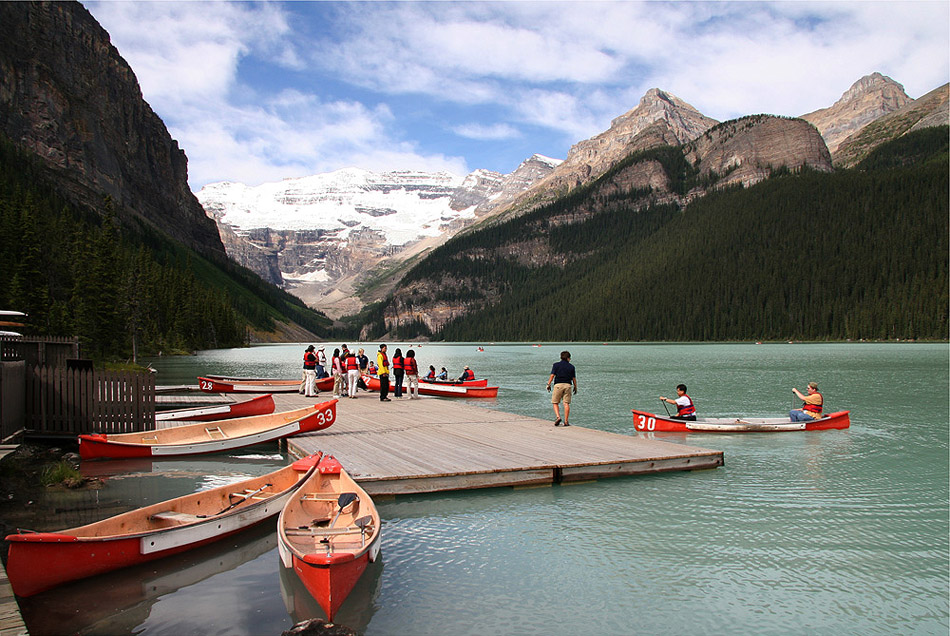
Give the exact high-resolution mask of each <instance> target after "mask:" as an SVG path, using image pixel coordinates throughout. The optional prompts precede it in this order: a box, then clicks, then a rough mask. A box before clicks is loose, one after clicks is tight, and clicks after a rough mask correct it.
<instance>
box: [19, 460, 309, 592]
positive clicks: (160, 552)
mask: <svg viewBox="0 0 950 636" xmlns="http://www.w3.org/2000/svg"><path fill="white" fill-rule="evenodd" d="M321 458H322V454H321V453H316V454H314V455H311V456H310V457H307V458H305V459H303V460H300V461H297V462H295V463H294V464H293V465H291V466H285V467H284V468H281V469H279V470H276V471H274V472H272V473H269V474H267V475H262V476H260V477H253V478H251V479H246V480H244V481H240V482H237V483H234V484H230V485H228V486H219V487H217V488H212V489H210V490H204V491H201V492H197V493H193V494H190V495H185V496H184V497H177V498H175V499H169V500H168V501H163V502H160V503H156V504H152V505H150V506H146V507H144V508H139V509H138V510H132V511H130V512H126V513H123V514H120V515H116V516H114V517H110V518H108V519H104V520H102V521H97V522H95V523H91V524H89V525H85V526H80V527H78V528H70V529H68V530H60V531H59V532H23V531H21V532H20V533H19V534H12V535H9V536H7V537H6V540H7V541H8V542H9V543H10V547H9V551H8V556H7V576H8V577H9V579H10V584H11V585H12V586H13V591H14V593H16V594H17V595H18V596H32V595H33V594H38V593H39V592H42V591H44V590H48V589H50V588H53V587H56V586H57V585H62V584H63V583H67V582H69V581H76V580H79V579H83V578H86V577H89V576H95V575H97V574H102V573H104V572H109V571H112V570H117V569H119V568H124V567H128V566H131V565H137V564H139V563H145V562H147V561H152V560H154V559H160V558H162V557H165V556H170V555H172V554H177V553H179V552H184V551H186V550H190V549H192V548H197V547H199V546H202V545H205V544H207V543H211V542H213V541H217V540H218V539H222V538H224V537H227V536H228V535H231V534H234V533H236V532H240V531H241V530H244V529H245V528H249V527H250V526H252V525H254V524H257V523H260V522H261V521H264V520H265V519H268V518H270V517H273V516H274V515H277V514H279V513H280V511H281V509H282V508H283V507H284V504H285V503H286V502H287V501H288V500H289V499H290V497H291V495H292V494H293V493H294V492H295V491H296V490H297V489H298V488H299V487H300V486H301V485H302V484H303V483H304V482H305V481H306V480H307V478H308V477H309V476H310V475H311V474H312V473H313V472H315V470H316V466H317V463H318V462H319V461H320V459H321Z"/></svg>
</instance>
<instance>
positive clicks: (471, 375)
mask: <svg viewBox="0 0 950 636" xmlns="http://www.w3.org/2000/svg"><path fill="white" fill-rule="evenodd" d="M474 379H475V372H474V371H472V370H471V369H469V368H468V366H467V365H466V367H465V370H464V371H462V375H460V376H459V377H458V382H464V381H466V380H474Z"/></svg>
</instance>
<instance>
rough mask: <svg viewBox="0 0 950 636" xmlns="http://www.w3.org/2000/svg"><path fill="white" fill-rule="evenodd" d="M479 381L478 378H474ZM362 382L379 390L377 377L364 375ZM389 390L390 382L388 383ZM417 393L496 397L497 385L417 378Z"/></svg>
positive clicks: (374, 389) (442, 395)
mask: <svg viewBox="0 0 950 636" xmlns="http://www.w3.org/2000/svg"><path fill="white" fill-rule="evenodd" d="M475 381H476V382H479V380H475ZM363 382H365V383H366V387H367V388H368V389H369V390H370V391H379V378H377V377H374V376H371V375H364V376H363ZM486 383H487V381H486ZM389 386H390V390H391V389H392V384H390V385H389ZM403 392H404V393H408V387H407V386H405V385H404V386H403ZM419 395H434V396H437V397H470V398H493V397H498V387H497V386H466V385H461V386H459V385H453V384H441V383H440V384H432V383H429V382H423V381H422V380H419Z"/></svg>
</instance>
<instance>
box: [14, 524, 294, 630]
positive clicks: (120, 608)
mask: <svg viewBox="0 0 950 636" xmlns="http://www.w3.org/2000/svg"><path fill="white" fill-rule="evenodd" d="M276 547H277V532H276V528H275V526H274V524H273V522H272V520H271V521H268V522H265V523H262V524H259V525H258V526H256V527H254V528H251V529H248V530H246V531H245V532H242V533H239V534H237V535H234V536H233V537H229V538H228V539H225V540H222V541H218V542H216V543H213V544H211V545H208V546H205V547H203V548H198V549H195V550H191V551H189V552H186V553H184V554H179V555H175V556H172V557H169V558H167V559H159V560H158V561H154V562H152V563H145V564H142V565H140V566H135V567H130V568H125V569H123V570H118V571H115V572H110V573H108V574H104V575H101V576H95V577H91V578H88V579H84V580H82V581H75V582H73V583H71V584H68V585H63V586H60V587H58V588H54V589H52V590H49V591H47V592H44V593H42V594H37V595H36V596H31V597H29V598H21V599H19V603H20V608H21V610H22V611H23V618H24V620H25V621H26V625H27V629H28V630H29V632H30V634H32V635H33V636H43V635H44V634H49V635H51V636H53V635H58V634H62V633H63V630H64V626H67V625H68V626H69V631H70V632H73V633H77V634H103V633H113V634H115V633H133V632H135V631H136V629H135V628H136V627H137V626H139V625H141V624H142V623H143V622H145V620H146V619H147V618H148V616H149V613H150V612H151V609H152V606H153V605H154V603H155V602H156V601H158V599H160V598H161V597H163V596H166V595H169V594H174V593H177V592H179V591H180V590H182V589H184V588H187V587H189V586H191V585H194V584H196V583H198V582H200V581H204V580H205V579H208V578H211V577H213V576H216V575H219V574H222V573H225V572H229V571H231V570H234V569H235V568H237V567H238V566H240V565H242V564H244V563H246V562H248V561H251V560H253V559H256V558H257V557H259V556H261V555H262V554H264V553H266V552H270V551H272V550H275V549H276ZM211 620H212V621H213V618H212V619H211Z"/></svg>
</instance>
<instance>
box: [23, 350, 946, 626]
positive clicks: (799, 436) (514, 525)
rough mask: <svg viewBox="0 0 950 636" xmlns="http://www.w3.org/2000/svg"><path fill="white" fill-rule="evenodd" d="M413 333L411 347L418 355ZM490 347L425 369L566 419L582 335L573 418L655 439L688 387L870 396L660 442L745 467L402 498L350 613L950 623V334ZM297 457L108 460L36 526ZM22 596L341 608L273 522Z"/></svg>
mask: <svg viewBox="0 0 950 636" xmlns="http://www.w3.org/2000/svg"><path fill="white" fill-rule="evenodd" d="M350 344H351V345H352V344H353V343H350ZM389 344H390V353H392V351H393V349H394V348H395V347H396V346H400V345H399V344H396V343H389ZM479 344H480V345H481V346H483V347H484V349H485V351H484V352H478V351H476V344H452V345H441V344H440V345H436V344H432V345H429V344H425V345H423V346H421V347H419V348H418V349H417V359H418V360H419V363H420V367H422V368H427V367H428V365H429V364H434V365H435V366H436V368H438V367H441V366H446V367H447V368H448V369H449V372H450V373H452V374H455V375H458V373H460V372H461V369H462V366H463V365H465V364H469V365H471V366H472V367H473V369H474V371H475V373H476V376H479V377H482V376H487V377H489V379H490V380H491V381H492V383H496V382H497V383H498V384H499V385H500V386H501V387H502V389H501V391H500V393H499V397H498V398H497V399H496V400H489V401H473V402H475V403H477V404H480V405H482V406H484V407H486V408H496V409H501V410H504V411H509V412H514V413H521V414H524V415H530V416H535V417H541V418H544V419H553V412H552V410H551V405H550V403H549V399H548V394H547V393H546V392H545V390H544V385H545V382H546V380H547V376H548V373H549V372H550V367H551V364H552V363H553V362H555V361H556V360H557V359H558V353H559V352H560V351H561V350H562V349H564V348H567V349H569V350H570V351H571V354H572V361H573V363H574V364H575V366H576V367H577V371H578V382H579V387H580V390H579V392H578V394H577V396H576V397H575V401H574V404H573V410H572V414H571V423H572V424H574V425H577V426H586V427H590V428H596V429H601V430H606V431H612V432H616V433H620V434H623V435H637V433H636V432H635V431H634V430H633V427H632V417H631V413H630V409H631V408H634V407H637V408H641V407H642V408H647V409H649V410H660V411H661V412H662V408H663V407H662V405H661V403H660V402H659V401H658V400H657V396H659V395H667V396H669V395H670V394H673V393H674V387H675V386H676V384H678V383H680V382H683V383H685V384H687V385H688V386H689V394H690V396H691V397H692V398H693V400H694V401H695V403H696V406H697V408H698V410H699V412H700V414H701V415H702V414H704V415H710V416H714V415H715V416H720V415H721V416H731V415H779V414H783V413H787V411H788V410H789V409H790V408H793V407H797V406H799V404H800V402H799V401H797V400H793V399H792V392H791V388H792V387H793V386H795V387H798V388H799V389H802V390H803V389H804V387H805V385H806V383H807V382H808V381H810V380H814V381H816V382H818V383H819V386H820V389H821V391H822V393H823V394H824V396H825V404H826V409H830V410H840V409H850V410H851V423H852V425H851V428H850V429H848V430H845V431H824V432H814V433H804V432H796V433H777V434H694V433H690V434H662V433H656V434H654V435H655V436H656V438H657V439H664V440H668V441H673V442H676V443H683V444H691V445H695V446H702V447H706V448H714V449H719V450H722V451H723V452H724V456H725V466H724V467H722V468H718V469H715V470H706V471H698V472H693V473H689V472H683V473H666V474H662V475H655V476H639V477H625V478H615V479H607V480H602V481H598V482H593V483H587V484H577V485H568V486H554V487H548V488H540V489H527V490H512V489H491V490H482V491H474V492H465V493H446V494H433V495H421V496H412V497H405V498H403V497H400V498H397V499H394V500H388V501H380V502H379V503H378V507H379V512H380V515H381V517H382V519H383V524H384V525H383V544H382V558H381V560H380V561H379V562H377V563H376V564H373V565H371V567H370V568H369V570H368V571H367V573H366V575H365V576H364V577H363V579H361V581H360V583H359V585H358V587H357V589H356V590H355V591H354V593H353V594H352V595H351V596H350V598H349V599H348V600H347V602H346V603H345V604H344V606H343V608H342V609H341V611H340V613H339V614H338V615H337V617H336V619H337V622H338V623H342V624H344V625H347V626H349V627H351V628H353V629H356V630H358V631H360V632H363V633H366V634H387V635H388V634H392V635H402V634H405V635H416V634H418V635H426V634H440V635H441V634H479V635H483V634H554V635H557V634H565V635H568V634H571V635H573V634H634V633H644V634H650V633H657V634H681V633H695V634H731V633H741V632H749V633H757V634H844V633H846V634H941V635H943V636H945V635H946V634H947V633H948V630H950V618H948V617H950V609H948V607H950V593H948V589H950V574H948V572H950V538H948V537H950V506H948V498H950V350H948V346H947V345H946V344H910V343H909V344H871V343H861V344H858V343H855V344H763V345H754V344H748V345H744V344H674V345H671V344H633V345H620V344H609V345H604V344H573V343H572V344H568V345H561V344H549V343H544V344H543V345H542V346H533V345H531V344H521V345H514V344H491V343H479ZM334 346H336V345H334ZM362 346H364V347H366V349H367V352H371V351H375V345H372V346H370V345H362ZM401 346H402V348H403V351H405V350H406V345H401ZM415 346H417V345H415ZM330 348H331V350H332V347H330ZM302 353H303V345H269V346H258V347H252V348H250V349H235V350H223V351H208V352H202V353H200V354H199V355H197V356H193V357H186V358H162V359H157V360H154V361H152V363H153V366H154V367H155V368H156V369H158V372H159V373H158V383H159V384H180V383H189V384H194V383H195V376H196V375H198V374H200V373H223V374H233V375H247V376H270V377H275V376H280V377H299V366H300V362H299V361H300V358H301V356H302ZM419 452H420V453H424V452H425V449H420V451H419ZM285 462H286V458H285V457H284V456H282V455H281V454H280V452H279V451H278V449H277V446H276V444H275V445H274V446H273V447H270V446H266V447H256V448H254V449H249V450H247V451H245V452H242V453H234V454H230V455H227V456H223V457H212V458H202V459H196V460H174V461H162V462H158V461H156V462H146V463H143V464H140V465H134V466H129V465H125V466H122V465H119V466H116V465H114V464H111V463H108V462H105V463H101V464H99V465H98V466H92V465H91V464H92V463H90V466H87V467H84V470H91V471H94V472H96V471H97V472H99V473H103V474H106V475H107V480H106V487H105V488H103V489H102V490H100V491H98V492H96V493H94V494H92V495H90V494H88V493H87V494H85V495H83V496H84V497H86V500H84V501H82V502H78V501H76V500H75V499H73V500H66V499H64V500H63V501H62V502H60V503H59V504H58V506H59V508H58V509H59V512H58V513H57V514H56V515H55V516H54V517H53V518H47V519H43V520H37V524H36V525H37V526H42V525H43V524H44V523H45V524H47V529H52V528H56V527H66V526H70V525H76V523H78V521H76V520H75V518H78V516H83V515H88V514H89V510H90V509H93V510H94V512H95V514H97V515H98V516H100V517H104V516H109V515H110V514H114V513H115V512H118V511H119V509H120V508H122V506H128V505H141V504H143V503H149V502H152V501H157V500H160V499H164V498H167V497H171V496H177V495H179V494H184V493H185V492H192V491H194V490H195V489H197V488H204V487H208V486H211V485H217V484H219V483H222V482H223V481H225V480H234V479H238V478H240V477H244V476H247V475H251V474H260V473H264V472H269V471H270V470H273V469H274V468H275V467H277V466H280V465H283V464H284V463H285ZM51 496H52V495H51ZM90 497H94V501H91V500H89V498H90ZM74 517H75V518H74ZM84 521H89V519H84ZM57 523H58V524H59V525H57ZM21 605H22V606H23V611H24V616H25V618H26V620H27V625H28V627H29V628H30V632H31V633H32V634H34V636H39V635H41V634H61V633H74V632H76V633H88V634H169V635H176V636H180V635H182V634H254V635H257V634H273V635H277V634H279V633H280V632H281V631H282V630H284V629H288V628H289V627H290V626H291V625H293V624H294V623H295V622H296V621H298V620H302V619H305V618H310V617H322V613H321V612H320V610H319V608H318V607H317V605H316V602H315V601H313V600H312V599H310V598H309V597H308V595H307V593H306V591H305V590H304V589H303V587H302V586H301V585H300V584H299V582H298V581H297V580H296V578H295V577H294V576H293V574H292V573H288V572H285V571H282V570H281V567H280V565H279V559H278V556H277V549H276V536H275V532H274V526H273V525H272V524H265V526H263V527H260V528H257V529H254V530H252V531H250V532H246V533H243V534H242V535H240V536H238V537H237V538H233V539H230V540H227V541H224V542H221V543H220V544H218V545H215V546H211V547H208V548H205V549H201V550H198V551H195V552H192V553H188V554H185V555H179V556H178V557H174V558H172V559H169V560H166V561H163V562H160V563H157V564H150V565H146V566H142V567H138V568H131V569H127V570H124V571H121V572H118V573H113V574H110V575H106V576H103V577H98V578H95V579H88V580H86V581H83V582H79V583H76V584H73V585H69V586H65V587H63V588H60V589H57V590H52V591H50V592H47V593H44V594H41V595H38V596H36V597H32V598H30V599H23V600H22V601H21Z"/></svg>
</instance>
